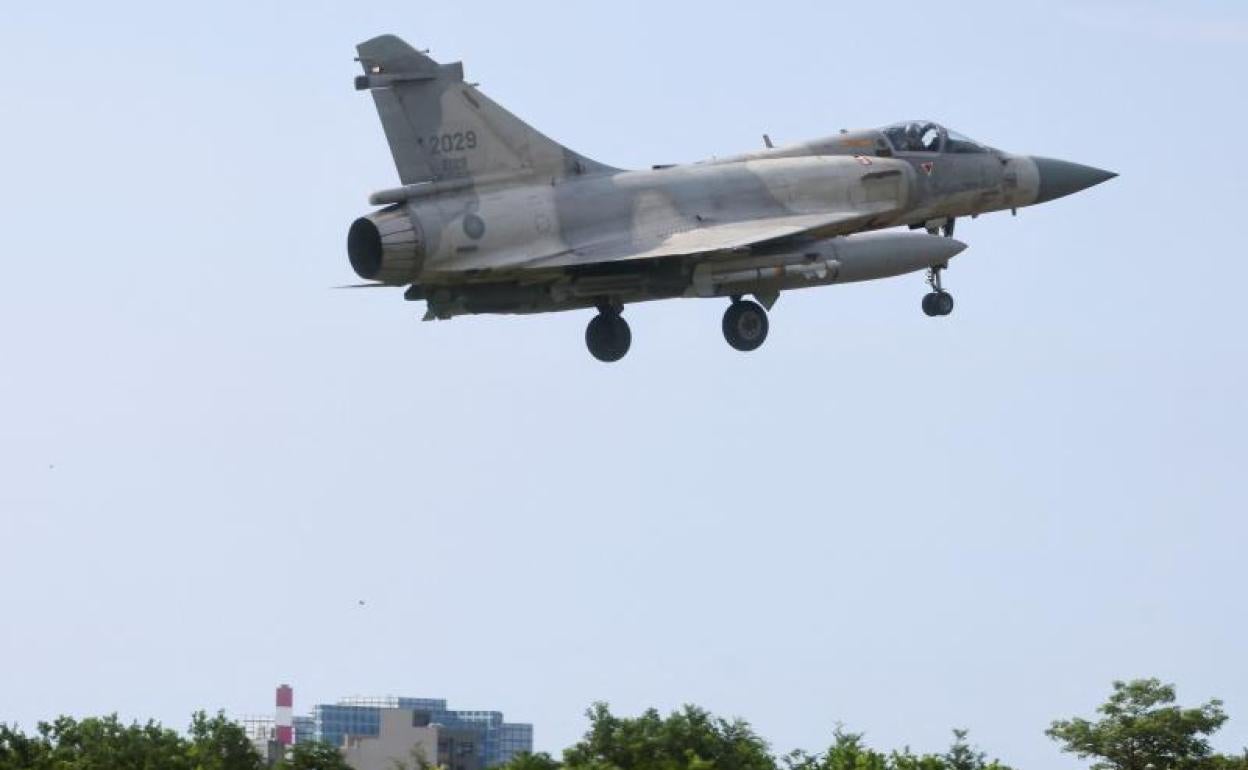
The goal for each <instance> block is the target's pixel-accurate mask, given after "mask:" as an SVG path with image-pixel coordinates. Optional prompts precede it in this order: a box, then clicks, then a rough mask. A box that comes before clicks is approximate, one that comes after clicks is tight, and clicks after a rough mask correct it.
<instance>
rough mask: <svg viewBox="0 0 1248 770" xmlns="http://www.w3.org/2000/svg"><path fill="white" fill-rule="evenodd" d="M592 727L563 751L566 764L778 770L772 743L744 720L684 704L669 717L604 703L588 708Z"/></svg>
mask: <svg viewBox="0 0 1248 770" xmlns="http://www.w3.org/2000/svg"><path fill="white" fill-rule="evenodd" d="M587 716H588V717H589V723H590V724H589V730H588V731H587V732H586V733H585V737H583V738H582V739H581V740H580V742H579V743H577V744H576V745H575V746H573V747H571V748H569V749H568V750H567V751H565V752H564V753H563V764H564V766H565V767H567V768H587V769H588V768H595V769H597V770H607V769H613V770H706V769H707V768H714V770H775V767H776V763H775V760H774V759H773V758H772V756H771V754H770V753H768V749H767V743H766V742H765V741H764V740H763V739H762V738H760V737H758V736H757V735H756V734H755V733H754V731H753V729H752V728H751V727H750V726H749V724H747V723H746V722H744V721H742V720H739V719H737V720H732V721H728V720H725V719H719V718H716V717H713V716H711V715H710V713H708V712H707V711H704V710H703V709H700V708H697V707H696V706H685V707H684V708H683V709H682V710H680V711H676V712H673V713H672V714H670V715H668V716H667V717H661V716H659V712H658V711H656V710H655V709H650V710H648V711H646V712H645V713H644V714H642V715H641V716H640V717H637V718H635V719H629V718H621V717H617V716H615V715H614V714H612V713H611V710H610V708H609V707H608V706H607V704H605V703H597V704H595V705H594V706H593V707H592V708H591V709H590V710H589V711H588V712H587Z"/></svg>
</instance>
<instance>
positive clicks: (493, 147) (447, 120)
mask: <svg viewBox="0 0 1248 770" xmlns="http://www.w3.org/2000/svg"><path fill="white" fill-rule="evenodd" d="M357 50H358V51H359V60H360V64H361V65H362V66H363V68H364V75H363V76H361V77H358V78H356V81H355V86H356V88H357V89H358V90H362V91H363V90H367V91H371V92H372V94H373V100H374V102H375V103H376V105H377V113H378V115H379V116H380V117H381V124H382V127H383V128H384V129H385V132H386V139H387V141H389V143H390V152H391V154H392V155H393V156H394V163H395V166H397V167H398V170H399V178H400V179H401V180H402V182H403V184H405V185H406V184H417V183H420V182H434V181H445V180H450V179H465V178H468V179H482V178H508V177H525V176H549V177H552V178H559V177H565V176H574V175H578V174H588V173H602V172H609V171H613V170H614V169H612V168H611V167H609V166H604V165H603V164H601V163H597V162H595V161H592V160H590V159H588V158H585V157H583V156H581V155H578V154H577V153H575V152H572V151H571V150H569V149H567V148H566V147H564V146H562V145H560V144H558V143H557V142H555V141H553V140H551V139H549V138H548V137H546V136H545V135H543V134H542V133H540V132H539V131H537V130H536V129H534V128H532V127H530V126H529V125H528V124H526V123H525V122H524V121H522V120H520V119H519V118H517V117H516V116H515V115H512V114H511V113H510V112H508V111H507V110H505V109H503V108H502V107H501V106H499V105H498V104H497V103H495V102H494V101H492V100H491V99H490V98H489V97H487V96H485V95H484V94H482V93H481V92H480V91H478V90H477V89H476V88H475V87H473V86H472V85H470V84H468V83H465V82H464V69H463V65H462V64H460V63H458V62H457V63H454V64H439V63H438V62H436V61H434V60H433V59H431V58H429V57H428V56H427V55H425V54H423V53H421V52H420V51H417V50H416V49H414V48H412V47H411V46H410V45H408V44H407V43H405V42H403V41H402V40H401V39H399V38H397V37H395V36H393V35H383V36H381V37H376V38H373V39H372V40H369V41H367V42H364V43H361V44H360V45H359V46H358V48H357Z"/></svg>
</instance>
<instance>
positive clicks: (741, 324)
mask: <svg viewBox="0 0 1248 770" xmlns="http://www.w3.org/2000/svg"><path fill="white" fill-rule="evenodd" d="M621 312H623V308H622V307H620V306H619V305H611V304H603V305H600V306H599V307H598V315H596V316H594V317H593V319H592V320H591V321H590V322H589V326H587V327H586V328H585V346H586V347H588V348H589V352H590V354H591V355H592V356H593V357H594V358H596V359H598V360H599V361H603V362H605V363H614V362H615V361H619V360H620V359H621V358H623V357H624V356H625V355H627V354H628V349H629V347H631V346H632V343H633V333H632V331H631V330H630V329H629V328H628V322H627V321H625V320H624V318H623V317H622V316H621V315H620V314H621ZM769 326H770V325H769V324H768V322H767V311H766V310H764V309H763V306H762V305H760V304H758V303H757V302H750V301H748V300H743V299H742V298H741V297H733V298H732V304H731V305H729V306H728V310H727V311H725V312H724V323H723V329H724V339H726V340H727V341H728V344H729V345H731V346H732V347H733V348H735V349H737V350H740V351H745V352H748V351H751V350H758V348H760V347H761V346H762V344H763V343H764V342H766V341H767V331H768V328H769Z"/></svg>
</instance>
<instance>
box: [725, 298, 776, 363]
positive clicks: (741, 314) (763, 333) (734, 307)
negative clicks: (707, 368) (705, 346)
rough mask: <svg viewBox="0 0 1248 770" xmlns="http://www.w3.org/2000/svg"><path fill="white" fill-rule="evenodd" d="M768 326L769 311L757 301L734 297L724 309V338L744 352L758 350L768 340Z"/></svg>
mask: <svg viewBox="0 0 1248 770" xmlns="http://www.w3.org/2000/svg"><path fill="white" fill-rule="evenodd" d="M768 328H769V326H768V323H767V311H766V310H763V306H762V305H760V304H758V303H757V302H750V301H749V300H743V299H741V298H740V297H733V298H732V304H731V305H729V306H728V309H727V310H726V311H724V339H726V340H728V344H729V345H731V346H732V347H734V348H736V349H737V350H740V351H742V352H743V353H748V352H749V351H751V350H758V348H759V347H760V346H761V345H762V344H763V343H764V342H766V341H767V330H768Z"/></svg>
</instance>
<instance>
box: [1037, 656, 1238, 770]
mask: <svg viewBox="0 0 1248 770" xmlns="http://www.w3.org/2000/svg"><path fill="white" fill-rule="evenodd" d="M1174 702H1175V693H1174V686H1173V685H1168V684H1162V683H1161V682H1160V681H1159V680H1157V679H1137V680H1134V681H1131V682H1114V692H1113V694H1112V695H1110V697H1109V700H1108V701H1106V702H1105V703H1104V704H1102V705H1101V706H1099V707H1098V708H1097V711H1098V712H1099V713H1100V714H1102V715H1103V717H1102V718H1101V719H1100V720H1099V721H1096V722H1090V721H1088V720H1086V719H1080V718H1075V719H1064V720H1060V721H1057V722H1054V723H1053V724H1052V726H1051V727H1049V729H1048V730H1047V731H1046V733H1045V734H1046V735H1048V736H1049V737H1050V738H1052V739H1053V740H1055V741H1058V742H1060V743H1061V744H1062V750H1063V751H1065V752H1068V753H1071V754H1075V755H1076V756H1078V757H1079V758H1080V759H1095V760H1096V761H1095V762H1094V763H1093V764H1092V768H1093V770H1189V769H1191V768H1200V767H1208V766H1209V764H1210V761H1211V759H1212V757H1211V751H1210V748H1209V740H1208V738H1209V736H1210V735H1212V734H1213V733H1215V732H1217V730H1218V728H1220V727H1221V726H1222V724H1223V723H1224V722H1226V714H1225V713H1223V711H1222V702H1221V701H1219V700H1211V701H1209V702H1208V703H1206V704H1204V705H1203V706H1199V707H1197V708H1190V709H1184V708H1180V707H1179V706H1176V705H1174ZM1221 759H1222V760H1225V761H1228V762H1234V761H1235V760H1234V759H1231V758H1227V757H1223V758H1221Z"/></svg>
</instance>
